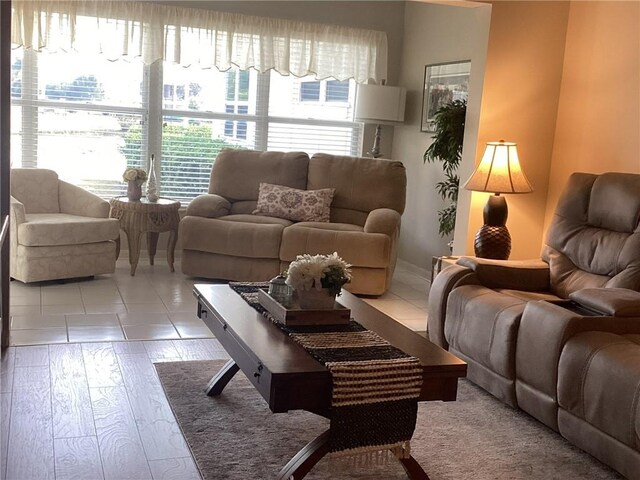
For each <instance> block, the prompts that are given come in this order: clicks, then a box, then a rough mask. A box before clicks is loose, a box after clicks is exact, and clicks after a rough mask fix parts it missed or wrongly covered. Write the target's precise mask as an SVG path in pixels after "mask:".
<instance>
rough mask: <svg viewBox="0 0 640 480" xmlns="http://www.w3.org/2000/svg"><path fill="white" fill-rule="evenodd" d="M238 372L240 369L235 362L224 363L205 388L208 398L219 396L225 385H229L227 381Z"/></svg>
mask: <svg viewBox="0 0 640 480" xmlns="http://www.w3.org/2000/svg"><path fill="white" fill-rule="evenodd" d="M238 370H240V367H238V365H236V362H234V361H233V360H229V361H228V362H227V363H225V365H224V367H222V368H221V369H220V371H219V372H218V373H216V374H215V375H214V376H213V378H212V379H211V380H209V383H208V384H207V388H206V389H205V392H207V395H209V396H210V397H215V396H217V395H220V394H221V393H222V390H224V387H226V386H227V383H229V380H231V379H232V378H233V376H234V375H235V374H236V373H238Z"/></svg>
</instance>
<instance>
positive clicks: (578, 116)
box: [546, 1, 640, 225]
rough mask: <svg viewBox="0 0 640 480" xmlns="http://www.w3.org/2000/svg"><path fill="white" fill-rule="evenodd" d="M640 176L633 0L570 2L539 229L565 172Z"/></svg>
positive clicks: (638, 43)
mask: <svg viewBox="0 0 640 480" xmlns="http://www.w3.org/2000/svg"><path fill="white" fill-rule="evenodd" d="M607 171H618V172H628V173H640V3H638V2H604V1H602V2H572V3H571V6H570V9H569V23H568V26H567V41H566V47H565V56H564V69H563V73H562V86H561V89H560V104H559V107H558V119H557V124H556V131H555V142H554V145H553V157H552V162H551V174H550V177H549V195H548V198H547V210H546V224H547V225H548V224H549V222H550V221H551V219H552V216H553V212H554V211H555V207H556V203H557V202H558V198H559V196H560V193H561V191H562V189H563V188H564V185H565V183H566V182H567V179H568V177H569V175H570V174H571V173H572V172H590V173H603V172H607Z"/></svg>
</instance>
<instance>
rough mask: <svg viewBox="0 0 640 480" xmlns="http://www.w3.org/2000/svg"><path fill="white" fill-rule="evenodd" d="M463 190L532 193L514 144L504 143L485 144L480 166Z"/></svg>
mask: <svg viewBox="0 0 640 480" xmlns="http://www.w3.org/2000/svg"><path fill="white" fill-rule="evenodd" d="M464 188H466V189H467V190H474V191H476V192H491V193H529V192H533V187H532V186H531V184H530V183H529V180H528V179H527V176H526V175H525V174H524V172H523V171H522V167H520V160H519V159H518V150H517V148H516V144H515V143H511V142H504V141H499V142H488V143H487V146H486V148H485V150H484V155H482V160H480V164H479V165H478V166H477V167H476V171H475V172H473V175H471V178H470V179H469V180H467V183H465V185H464Z"/></svg>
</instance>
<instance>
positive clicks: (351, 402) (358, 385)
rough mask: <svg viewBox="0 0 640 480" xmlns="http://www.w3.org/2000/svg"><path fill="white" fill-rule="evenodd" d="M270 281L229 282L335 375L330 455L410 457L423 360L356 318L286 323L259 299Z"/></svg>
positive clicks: (368, 460)
mask: <svg viewBox="0 0 640 480" xmlns="http://www.w3.org/2000/svg"><path fill="white" fill-rule="evenodd" d="M268 285H269V284H268V283H247V282H230V283H229V286H230V287H231V288H232V289H233V290H234V291H236V292H237V293H238V294H240V295H241V296H242V298H243V299H244V300H245V301H246V302H247V303H248V304H249V305H251V306H252V307H253V308H255V309H256V310H258V311H259V312H260V313H262V314H263V315H264V316H265V317H267V318H269V319H270V320H271V321H272V322H273V323H274V324H275V325H276V326H277V327H278V328H280V329H281V330H282V331H284V332H285V333H286V334H288V335H289V336H290V337H291V338H292V339H293V340H294V341H295V342H297V343H299V344H300V345H301V346H302V347H303V348H304V349H305V350H306V351H307V352H308V353H309V354H310V355H311V356H313V357H314V358H315V359H316V360H318V361H319V362H320V363H322V364H323V365H324V366H326V367H327V369H328V370H329V372H330V373H331V377H332V382H333V389H332V398H331V415H330V417H331V418H330V426H329V451H330V452H331V455H333V456H349V457H354V459H356V460H357V461H359V462H363V463H365V464H367V463H371V462H373V463H380V462H384V461H386V460H387V454H388V452H389V451H391V452H393V453H394V454H395V455H396V457H398V458H408V457H409V455H410V452H411V448H410V440H411V437H412V436H413V432H414V430H415V426H416V415H417V412H418V401H417V399H418V396H419V395H420V389H421V387H422V368H421V366H420V362H419V361H418V359H417V358H415V357H412V356H410V355H407V354H406V353H404V352H403V351H401V350H399V349H398V348H396V347H394V346H393V345H391V344H390V343H389V342H387V341H386V340H385V339H383V338H382V337H380V336H379V335H378V334H376V333H375V332H372V331H370V330H367V329H366V328H364V327H363V326H362V325H360V324H359V323H357V322H356V321H354V320H351V322H350V323H349V324H348V325H318V326H304V327H287V326H285V325H283V324H281V323H279V322H277V321H276V320H274V318H273V317H272V316H271V315H270V314H269V312H268V311H266V310H265V309H264V307H262V305H260V303H259V302H258V294H257V291H258V289H259V288H262V289H264V290H266V289H267V288H268Z"/></svg>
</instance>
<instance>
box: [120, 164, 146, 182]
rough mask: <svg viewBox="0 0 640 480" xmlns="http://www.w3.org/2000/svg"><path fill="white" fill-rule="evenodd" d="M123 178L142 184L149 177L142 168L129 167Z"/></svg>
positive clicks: (126, 180)
mask: <svg viewBox="0 0 640 480" xmlns="http://www.w3.org/2000/svg"><path fill="white" fill-rule="evenodd" d="M122 179H123V180H124V181H125V182H136V183H138V185H142V184H143V183H144V181H145V180H146V179H147V172H145V171H144V170H143V169H141V168H127V169H126V170H125V171H124V173H123V174H122Z"/></svg>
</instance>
